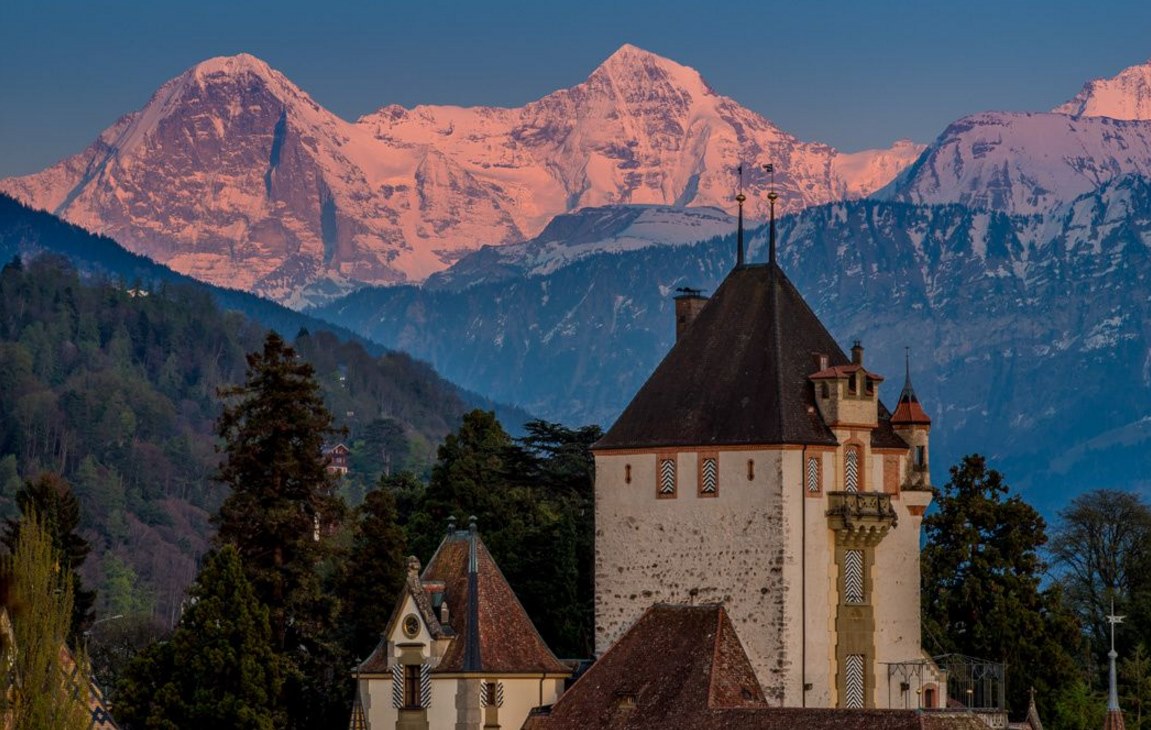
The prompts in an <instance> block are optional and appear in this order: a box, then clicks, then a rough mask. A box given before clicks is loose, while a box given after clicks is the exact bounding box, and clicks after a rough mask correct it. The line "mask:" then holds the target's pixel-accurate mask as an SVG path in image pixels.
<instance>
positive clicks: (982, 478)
mask: <svg viewBox="0 0 1151 730" xmlns="http://www.w3.org/2000/svg"><path fill="white" fill-rule="evenodd" d="M935 507H936V511H935V512H934V513H933V514H930V515H928V516H927V517H926V518H925V519H924V520H923V528H924V532H925V534H926V541H927V544H926V545H925V547H924V549H923V552H922V576H923V591H922V598H923V624H924V631H925V633H926V634H927V638H928V639H929V641H928V642H927V645H928V646H932V645H933V644H934V646H935V648H936V649H937V651H938V652H939V653H948V652H958V653H961V654H967V655H970V656H975V657H979V658H982V659H988V660H993V661H999V662H1005V663H1006V664H1007V665H1008V666H1009V667H1010V671H1011V673H1012V674H1011V682H1010V683H1008V686H1007V693H1008V695H1007V700H1008V707H1009V708H1012V709H1013V710H1015V711H1016V712H1021V711H1022V710H1023V708H1025V707H1026V706H1027V701H1028V699H1027V690H1028V688H1029V687H1032V686H1034V687H1035V689H1036V691H1037V693H1038V700H1039V702H1040V703H1041V706H1040V710H1041V713H1046V712H1049V711H1051V710H1053V703H1054V701H1055V699H1056V698H1058V697H1060V696H1061V694H1062V693H1063V692H1064V691H1065V690H1067V689H1068V688H1070V687H1071V686H1072V685H1073V684H1074V682H1075V681H1076V678H1077V677H1078V676H1080V675H1079V672H1078V670H1077V667H1076V663H1075V662H1074V661H1073V660H1072V652H1074V651H1075V650H1076V648H1077V647H1078V645H1079V644H1080V634H1079V629H1078V624H1077V623H1076V622H1075V620H1074V617H1073V616H1072V615H1071V613H1070V611H1069V610H1068V609H1067V608H1066V607H1065V605H1064V603H1063V599H1062V592H1061V590H1060V589H1059V586H1057V585H1056V586H1053V587H1051V588H1049V589H1047V590H1042V589H1041V588H1040V581H1041V577H1042V574H1043V571H1044V569H1045V565H1044V564H1043V561H1042V560H1041V559H1040V555H1039V550H1040V548H1042V547H1043V545H1044V543H1046V542H1047V536H1046V524H1045V523H1044V520H1043V518H1042V517H1040V515H1039V513H1038V512H1036V511H1035V509H1034V508H1032V507H1031V506H1030V505H1029V504H1027V503H1026V502H1024V501H1023V500H1022V499H1021V498H1020V497H1019V496H1018V495H1012V494H1010V487H1008V485H1007V484H1006V483H1005V482H1004V480H1003V476H1002V475H1001V474H1000V473H999V472H998V471H996V470H994V469H988V468H987V464H986V462H985V460H984V459H983V457H982V456H979V455H978V454H973V455H971V456H967V457H964V459H963V461H962V462H961V463H960V464H959V465H957V466H953V467H951V479H950V480H949V481H948V483H947V484H946V485H945V486H944V487H943V489H942V490H937V491H936V502H935Z"/></svg>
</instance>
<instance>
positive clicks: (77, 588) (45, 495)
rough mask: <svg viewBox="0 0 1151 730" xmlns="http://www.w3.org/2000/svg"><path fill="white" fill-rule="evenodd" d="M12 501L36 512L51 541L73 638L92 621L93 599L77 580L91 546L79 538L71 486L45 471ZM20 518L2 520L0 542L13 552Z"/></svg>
mask: <svg viewBox="0 0 1151 730" xmlns="http://www.w3.org/2000/svg"><path fill="white" fill-rule="evenodd" d="M16 504H17V506H18V507H19V508H20V512H21V513H22V514H23V515H24V516H25V517H27V516H28V515H30V514H36V515H38V516H39V519H40V520H41V523H42V526H43V528H44V529H45V530H46V531H47V532H48V536H49V537H50V538H51V540H52V549H53V551H55V554H56V555H57V558H58V560H59V561H60V569H61V570H62V571H64V572H65V574H66V575H67V579H68V581H69V583H70V584H71V591H72V621H71V624H70V626H69V630H68V640H69V641H73V642H74V641H75V640H76V639H77V638H78V637H79V636H80V634H81V633H82V632H83V631H84V630H85V629H86V628H88V626H90V625H91V623H92V604H93V603H95V601H96V593H95V591H89V590H85V589H84V586H83V583H82V581H81V580H80V568H81V566H83V565H84V560H85V559H86V558H87V557H88V552H89V551H90V550H91V549H92V548H91V546H90V545H89V544H88V541H87V540H85V539H84V538H82V537H80V535H79V533H78V529H79V527H80V504H79V502H77V501H76V497H75V496H74V495H73V494H72V487H71V485H69V484H68V482H66V481H65V480H64V479H63V478H62V477H60V475H58V474H53V473H51V472H46V473H44V474H41V475H40V476H39V477H38V478H37V479H35V480H34V481H31V482H28V483H27V484H25V485H24V486H23V487H22V488H21V489H20V490H18V491H17V492H16ZM23 524H24V520H14V519H9V520H7V521H6V525H5V532H4V544H5V545H6V546H7V547H8V549H9V550H11V551H13V552H14V551H15V549H16V545H17V544H18V543H19V542H20V530H21V526H22V525H23Z"/></svg>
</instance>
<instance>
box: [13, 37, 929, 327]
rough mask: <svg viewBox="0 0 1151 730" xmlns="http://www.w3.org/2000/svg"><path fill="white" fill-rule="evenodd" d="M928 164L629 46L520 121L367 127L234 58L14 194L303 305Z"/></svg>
mask: <svg viewBox="0 0 1151 730" xmlns="http://www.w3.org/2000/svg"><path fill="white" fill-rule="evenodd" d="M920 149H921V147H920V146H918V145H915V144H913V143H909V142H900V143H897V144H896V145H895V146H894V147H892V148H891V149H889V150H872V151H865V152H859V153H853V154H850V155H845V154H841V153H839V152H838V151H837V150H835V149H833V148H831V147H829V146H827V145H823V144H819V143H813V142H803V141H801V140H798V139H796V138H795V137H793V136H791V135H789V134H787V133H786V132H784V131H782V130H780V129H779V128H778V127H776V126H775V125H773V124H772V123H771V122H770V121H768V120H767V119H765V118H764V117H762V116H760V115H758V114H756V113H754V112H751V111H749V110H747V109H745V108H744V107H742V106H740V105H739V104H738V103H736V102H735V101H734V100H732V99H729V98H727V97H724V96H721V95H719V94H717V93H716V92H715V91H713V90H712V89H711V87H709V86H708V85H707V83H705V82H704V80H703V79H702V78H701V77H700V75H699V74H698V73H697V72H696V71H694V70H692V69H690V68H687V67H685V66H681V65H679V64H677V63H675V62H673V61H670V60H668V59H665V58H661V57H659V56H656V55H654V54H651V53H648V52H646V51H643V50H641V49H638V48H635V47H633V46H624V47H623V48H621V49H620V50H619V51H617V52H616V53H615V54H613V55H612V56H611V57H610V58H608V59H607V61H605V62H604V63H603V65H601V66H600V67H599V68H597V69H596V70H595V71H594V72H593V73H592V74H591V76H589V77H588V79H587V80H586V81H585V82H583V83H581V84H578V85H576V86H574V87H572V88H569V89H563V90H560V91H557V92H555V93H553V94H550V95H548V96H545V97H544V98H542V99H539V100H538V101H534V102H531V103H529V104H527V105H525V106H523V107H520V108H516V109H501V108H491V107H476V108H460V107H446V106H445V107H437V106H417V107H415V108H413V109H405V108H403V107H399V106H394V105H392V106H385V107H383V108H381V109H380V110H379V111H377V112H375V113H372V114H369V115H367V116H365V117H363V118H362V119H360V120H358V121H356V122H355V123H351V122H347V121H345V120H343V119H340V118H338V117H336V116H335V115H333V114H332V113H330V112H328V111H327V110H325V109H324V108H323V107H321V106H320V105H319V104H317V103H316V102H315V101H313V100H312V99H311V97H309V96H308V95H307V94H306V93H304V92H303V91H301V90H300V89H299V88H298V87H296V86H295V85H294V84H292V83H291V81H289V80H288V79H287V78H286V77H284V76H283V74H280V73H279V72H277V71H275V70H274V69H272V68H270V67H269V66H268V65H267V64H265V63H264V62H263V61H260V60H259V59H256V58H253V57H252V56H248V55H239V56H233V57H227V58H214V59H211V60H208V61H205V62H203V63H201V64H199V65H197V66H195V67H193V68H191V69H189V70H188V71H187V72H185V73H184V74H182V75H181V76H179V77H178V78H176V79H173V80H172V81H170V82H168V83H167V84H165V85H164V86H163V87H161V88H160V90H159V91H157V92H156V94H155V95H154V96H153V97H152V99H151V101H150V102H149V103H148V105H147V106H146V107H144V108H143V109H141V110H140V111H137V112H134V113H132V114H129V115H127V116H125V117H124V118H122V119H120V120H119V121H118V122H116V123H115V124H114V125H112V126H111V127H109V128H108V129H107V130H105V131H104V132H103V134H101V135H100V137H99V138H98V139H97V140H96V141H95V142H94V143H93V144H92V145H91V146H90V147H89V148H88V149H86V150H84V151H83V152H81V153H80V154H78V155H75V156H73V157H70V158H68V159H65V160H63V161H62V162H60V163H58V164H57V165H55V166H53V167H51V168H49V169H47V170H44V171H43V172H40V173H36V174H33V175H28V176H24V177H19V178H10V179H6V180H3V181H0V191H3V192H7V193H9V194H11V195H13V196H14V197H16V198H17V199H19V200H21V201H22V202H25V203H28V204H30V205H32V206H34V207H36V208H40V209H43V210H47V211H50V212H53V213H55V214H57V215H59V216H61V217H63V218H65V219H66V220H68V221H70V222H73V223H76V224H78V225H81V226H83V227H85V228H87V229H89V230H92V231H94V232H97V233H101V234H105V235H108V236H110V237H112V238H115V239H116V240H117V241H120V242H121V243H123V244H124V245H125V246H127V247H128V248H130V249H131V250H133V251H135V252H137V253H142V254H145V255H148V256H150V257H152V258H154V259H156V260H157V261H159V262H161V263H164V264H167V265H169V266H171V267H172V268H174V269H176V270H178V271H181V272H183V273H187V274H189V275H192V276H195V277H196V278H199V279H202V280H204V281H208V282H211V283H214V284H220V285H224V286H230V287H233V288H240V289H245V290H249V291H252V292H255V293H258V294H261V295H264V296H267V297H270V298H272V299H275V300H277V301H280V302H284V303H289V304H293V305H302V304H304V303H306V302H309V301H313V302H315V301H323V300H324V299H328V298H331V297H333V296H336V295H338V294H340V293H344V292H346V291H348V290H350V289H353V288H355V287H357V286H359V285H361V284H364V283H370V284H387V283H398V282H405V281H422V280H423V279H425V278H426V277H428V276H429V275H431V274H433V273H435V272H437V271H440V270H443V269H444V268H446V267H447V266H449V265H450V264H451V263H452V262H454V261H455V260H456V259H458V258H459V257H460V256H461V255H463V254H465V253H467V252H469V251H472V250H475V249H477V248H479V247H480V246H481V245H484V244H487V245H503V244H507V243H512V242H518V241H523V240H526V239H528V238H530V237H532V236H535V235H536V234H538V233H540V232H541V231H542V230H543V229H544V227H545V226H546V225H547V223H548V222H549V221H550V220H551V219H552V218H553V217H555V216H556V215H558V214H561V213H565V212H570V211H573V210H577V209H579V208H581V207H584V206H598V205H606V204H627V203H637V204H660V205H677V206H688V205H691V206H720V207H724V208H728V209H729V208H731V198H732V195H733V190H734V188H735V185H736V168H737V167H738V166H739V165H740V164H741V163H744V164H745V167H746V170H745V172H746V174H745V185H746V188H747V191H748V193H749V196H750V197H751V199H752V200H759V201H762V200H763V196H762V195H761V194H760V193H762V192H764V186H765V185H766V184H767V183H768V178H767V176H766V174H765V173H764V171H763V170H762V169H761V168H760V167H759V166H758V163H760V162H766V161H771V162H773V163H775V165H776V170H777V173H776V184H777V186H778V187H779V189H780V190H781V192H782V193H784V200H785V201H787V202H786V203H785V208H786V209H788V210H798V209H800V208H802V207H804V206H807V205H815V204H820V203H825V202H828V201H832V200H838V199H841V198H844V197H851V196H860V195H866V194H867V193H869V192H871V191H873V190H874V189H876V188H877V187H879V186H882V185H883V184H885V183H887V182H888V181H889V180H890V179H891V177H893V176H894V175H895V174H896V173H897V172H898V171H899V170H901V169H902V168H903V167H905V166H906V165H908V164H910V163H911V161H912V160H913V159H914V158H915V157H916V155H917V154H918V152H919V151H920ZM765 212H766V211H765V209H762V206H760V207H759V208H756V209H754V210H749V215H751V216H753V217H754V216H761V217H762V216H763V215H764V214H765Z"/></svg>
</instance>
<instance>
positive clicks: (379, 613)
mask: <svg viewBox="0 0 1151 730" xmlns="http://www.w3.org/2000/svg"><path fill="white" fill-rule="evenodd" d="M418 486H419V483H418V482H416V480H415V477H413V476H412V475H411V474H407V473H403V474H398V475H396V476H392V477H383V478H382V479H381V480H380V484H379V486H378V487H377V488H376V489H374V490H373V491H371V492H368V494H367V496H366V497H365V499H364V503H363V504H362V505H360V506H359V507H358V508H357V509H356V511H355V518H356V519H355V532H354V535H353V538H352V547H351V550H350V551H349V553H348V556H347V559H346V560H345V561H344V564H343V567H342V570H341V575H340V585H341V591H340V597H341V599H342V601H343V605H342V607H341V612H340V617H341V622H342V623H343V625H344V631H345V632H346V634H347V638H346V639H345V642H346V643H345V646H346V648H347V649H348V653H349V654H350V655H351V656H352V657H354V658H356V659H364V658H366V657H367V655H368V653H370V652H371V651H372V649H374V648H375V646H376V644H377V643H378V642H379V639H380V632H382V631H383V630H384V625H385V624H386V623H387V621H388V616H389V615H390V614H391V612H392V608H393V606H394V605H395V602H396V598H397V596H399V593H400V588H401V587H402V586H403V582H404V576H405V572H406V567H405V566H406V562H405V557H406V555H407V553H406V552H405V548H406V544H405V538H404V532H403V530H402V529H401V528H400V527H399V525H398V523H397V519H398V515H397V512H396V497H395V492H396V491H400V490H405V489H412V488H413V487H415V488H418Z"/></svg>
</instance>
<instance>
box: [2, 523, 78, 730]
mask: <svg viewBox="0 0 1151 730" xmlns="http://www.w3.org/2000/svg"><path fill="white" fill-rule="evenodd" d="M60 560H61V556H60V554H59V553H58V552H57V551H56V549H55V547H54V545H53V535H52V533H51V531H50V530H49V529H48V527H47V525H46V523H45V522H44V521H42V520H41V518H40V517H39V516H38V515H37V513H36V510H35V509H34V508H30V509H29V510H28V511H26V512H25V513H24V517H23V519H22V520H21V522H20V529H19V530H18V535H17V537H16V541H15V546H14V550H13V552H12V553H11V554H10V555H8V556H5V560H4V563H3V567H4V577H5V580H6V581H7V583H8V587H9V588H8V590H9V595H8V600H7V604H6V606H5V607H6V608H7V610H8V614H9V617H10V619H11V627H12V634H11V637H10V638H11V642H9V641H8V639H9V637H8V636H4V637H2V638H0V653H2V656H0V661H3V666H4V667H5V671H4V676H5V678H8V677H11V678H12V679H13V680H14V681H13V682H12V683H11V684H10V685H7V687H8V691H7V693H6V695H5V696H4V697H3V701H4V702H5V703H6V704H7V707H6V708H5V709H6V713H7V714H8V716H9V717H10V718H11V723H12V724H11V728H12V730H86V729H87V727H88V724H89V720H90V717H89V714H88V707H87V703H86V700H87V690H88V687H87V683H86V680H87V677H88V671H87V664H86V662H85V660H84V657H83V655H75V656H74V657H73V659H74V661H75V662H76V665H78V669H77V670H76V672H75V673H73V669H74V668H75V667H73V666H71V665H70V662H69V661H68V660H67V655H66V654H65V653H63V652H62V651H61V650H62V649H63V648H64V647H65V645H66V644H65V643H66V639H67V635H68V629H69V627H70V625H71V620H72V581H71V580H70V579H69V576H68V574H66V573H65V574H62V573H61V572H60V570H59V565H60ZM73 676H75V677H77V679H76V680H75V681H78V682H79V687H76V686H74V684H73V682H74V680H73ZM77 690H78V691H77Z"/></svg>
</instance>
